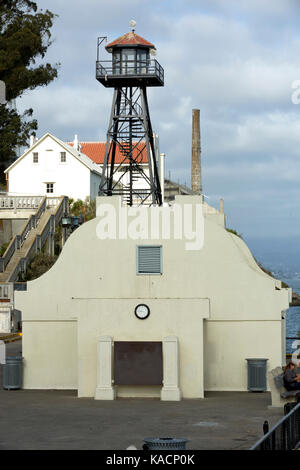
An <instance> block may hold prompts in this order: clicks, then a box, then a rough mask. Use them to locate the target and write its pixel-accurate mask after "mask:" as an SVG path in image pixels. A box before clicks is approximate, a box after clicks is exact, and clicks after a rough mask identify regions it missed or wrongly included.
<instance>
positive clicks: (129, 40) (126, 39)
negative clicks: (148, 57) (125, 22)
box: [105, 31, 155, 50]
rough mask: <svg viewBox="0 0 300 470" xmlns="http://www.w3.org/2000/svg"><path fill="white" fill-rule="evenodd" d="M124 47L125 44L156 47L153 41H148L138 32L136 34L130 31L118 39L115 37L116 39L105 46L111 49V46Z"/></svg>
mask: <svg viewBox="0 0 300 470" xmlns="http://www.w3.org/2000/svg"><path fill="white" fill-rule="evenodd" d="M116 46H120V47H124V46H146V47H149V48H151V49H155V46H154V44H152V43H151V42H149V41H147V40H146V39H144V38H142V37H141V36H139V35H138V34H135V32H133V31H130V32H129V33H126V34H123V36H120V37H119V38H118V39H115V41H112V42H110V43H109V44H107V46H106V47H105V49H106V50H108V49H110V48H111V47H116Z"/></svg>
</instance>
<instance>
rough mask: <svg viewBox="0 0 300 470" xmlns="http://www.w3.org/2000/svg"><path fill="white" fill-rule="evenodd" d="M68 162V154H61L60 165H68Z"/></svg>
mask: <svg viewBox="0 0 300 470" xmlns="http://www.w3.org/2000/svg"><path fill="white" fill-rule="evenodd" d="M66 162H67V154H66V152H60V163H66Z"/></svg>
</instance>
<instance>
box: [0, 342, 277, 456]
mask: <svg viewBox="0 0 300 470" xmlns="http://www.w3.org/2000/svg"><path fill="white" fill-rule="evenodd" d="M7 348H8V351H7V352H8V354H9V355H18V354H20V353H21V341H17V342H15V343H11V344H9V345H8V346H7ZM269 404H270V394H269V393H247V392H210V393H207V394H206V398H205V399H203V400H183V401H181V402H160V401H159V400H143V399H139V400H129V399H120V400H116V401H114V402H103V401H95V400H93V399H88V398H77V397H76V393H75V392H72V391H36V390H34V391H29V390H16V391H6V390H3V389H2V385H1V386H0V416H1V421H0V450H4V449H108V450H111V449H126V448H127V447H128V446H129V445H130V444H134V445H135V446H136V447H137V448H138V449H140V448H141V446H142V444H143V438H144V437H186V438H188V439H190V443H189V444H188V445H187V449H193V450H197V449H207V450H209V449H215V450H217V449H239V450H240V449H249V448H250V447H251V445H252V444H254V443H255V442H256V441H257V440H258V439H259V438H260V437H261V436H262V425H263V422H264V421H265V420H266V419H267V420H269V422H270V424H275V423H276V422H277V421H278V420H279V419H280V418H281V417H282V416H283V411H282V410H276V411H274V410H269V409H268V405H269Z"/></svg>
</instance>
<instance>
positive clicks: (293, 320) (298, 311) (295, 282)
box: [284, 278, 300, 353]
mask: <svg viewBox="0 0 300 470" xmlns="http://www.w3.org/2000/svg"><path fill="white" fill-rule="evenodd" d="M284 282H286V283H287V284H288V285H289V286H290V287H292V289H293V291H294V292H296V293H297V294H299V295H300V279H298V278H295V279H284ZM298 331H300V307H291V308H289V309H288V310H287V312H286V336H287V338H293V337H297V335H298ZM295 341H297V340H292V339H287V340H286V352H287V353H292V352H294V351H295V349H293V348H292V344H293V342H295ZM298 347H300V344H299V346H298Z"/></svg>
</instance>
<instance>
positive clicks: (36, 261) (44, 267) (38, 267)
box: [21, 252, 57, 281]
mask: <svg viewBox="0 0 300 470" xmlns="http://www.w3.org/2000/svg"><path fill="white" fill-rule="evenodd" d="M56 260H57V256H52V255H48V254H47V253H42V252H41V253H38V254H37V255H35V257H34V258H33V259H32V261H31V262H30V264H29V266H28V268H27V270H26V272H25V274H24V275H23V277H22V279H21V280H22V281H32V280H33V279H37V278H38V277H40V276H42V274H44V273H45V272H47V271H48V270H49V269H50V268H52V266H53V264H54V263H55V261H56Z"/></svg>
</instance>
